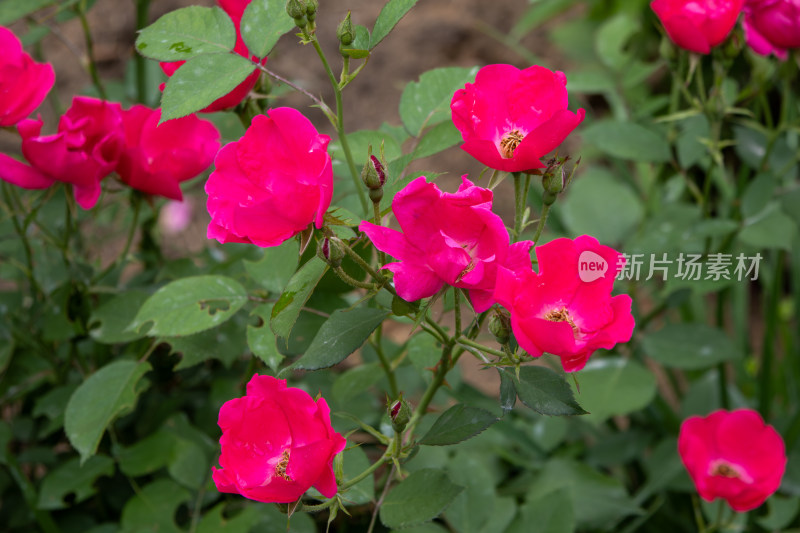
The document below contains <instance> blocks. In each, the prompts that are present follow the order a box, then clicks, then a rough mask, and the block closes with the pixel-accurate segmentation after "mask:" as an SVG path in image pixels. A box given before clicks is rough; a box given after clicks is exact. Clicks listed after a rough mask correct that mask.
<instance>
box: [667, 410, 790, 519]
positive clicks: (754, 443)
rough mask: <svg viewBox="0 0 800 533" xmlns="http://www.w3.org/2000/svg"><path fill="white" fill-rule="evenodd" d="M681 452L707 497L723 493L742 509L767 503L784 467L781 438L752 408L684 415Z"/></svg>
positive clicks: (725, 497) (736, 506) (711, 498)
mask: <svg viewBox="0 0 800 533" xmlns="http://www.w3.org/2000/svg"><path fill="white" fill-rule="evenodd" d="M678 453H680V456H681V460H682V461H683V464H684V465H685V466H686V470H688V471H689V476H690V477H691V478H692V481H694V484H695V486H696V487H697V492H698V493H699V494H700V496H701V497H702V498H703V499H704V500H706V501H709V502H710V501H713V500H714V499H715V498H722V499H723V500H725V501H727V502H728V505H730V506H731V507H732V508H733V509H734V510H735V511H739V512H744V511H749V510H751V509H755V508H756V507H758V506H759V505H761V504H762V503H764V500H766V499H767V498H768V497H769V496H770V495H771V494H772V493H773V492H775V491H776V490H778V487H779V486H780V484H781V478H782V477H783V472H784V470H786V450H785V447H784V444H783V439H781V436H780V435H779V434H778V432H777V431H775V428H773V427H772V426H770V425H767V424H765V423H764V420H763V419H762V418H761V415H759V414H758V413H757V412H756V411H753V410H752V409H737V410H735V411H724V410H719V411H714V412H713V413H711V414H710V415H708V416H707V417H699V416H693V417H690V418H688V419H686V420H684V421H683V424H681V432H680V435H679V436H678Z"/></svg>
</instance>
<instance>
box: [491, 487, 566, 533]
mask: <svg viewBox="0 0 800 533" xmlns="http://www.w3.org/2000/svg"><path fill="white" fill-rule="evenodd" d="M531 524H536V531H537V533H539V532H541V533H572V532H573V531H575V511H574V509H573V502H572V495H571V494H570V491H569V489H567V488H561V489H558V490H555V491H553V492H550V493H548V494H545V495H543V496H542V497H540V498H536V499H532V500H529V501H527V502H525V505H523V506H522V507H520V514H519V515H518V516H517V519H516V520H515V521H514V523H513V524H512V525H511V527H510V528H509V529H508V531H507V532H506V533H528V532H529V531H530V530H531Z"/></svg>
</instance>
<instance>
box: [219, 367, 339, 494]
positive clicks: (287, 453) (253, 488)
mask: <svg viewBox="0 0 800 533" xmlns="http://www.w3.org/2000/svg"><path fill="white" fill-rule="evenodd" d="M219 427H220V428H221V429H222V437H220V439H219V444H220V448H221V454H220V456H219V464H220V466H221V467H222V468H212V469H211V471H212V477H213V479H214V484H216V486H217V490H219V491H220V492H228V493H232V494H241V495H242V496H244V497H245V498H250V499H251V500H257V501H260V502H275V503H290V502H295V501H297V500H299V499H300V497H301V496H302V495H303V494H304V493H305V492H306V491H307V490H308V489H309V488H311V487H312V486H313V487H314V488H316V489H317V490H318V491H320V492H321V493H322V495H323V496H325V497H326V498H332V497H333V496H334V495H335V494H336V490H337V487H336V477H335V475H334V473H333V465H332V463H333V457H334V456H335V455H336V454H337V453H339V452H341V451H342V450H343V449H344V447H345V444H346V443H347V441H346V440H345V439H344V437H342V436H341V435H340V434H339V433H337V432H336V431H334V430H333V427H331V420H330V409H329V408H328V404H327V403H326V402H325V399H324V398H320V399H318V400H317V401H316V402H315V401H314V400H313V399H312V398H311V396H309V394H308V393H307V392H305V391H304V390H302V389H298V388H295V387H287V386H286V380H285V379H276V378H273V377H271V376H259V375H258V374H256V375H254V376H253V378H252V379H251V380H250V382H249V383H248V384H247V395H246V396H244V397H243V398H234V399H233V400H229V401H227V402H225V404H224V405H223V406H222V408H221V409H220V410H219Z"/></svg>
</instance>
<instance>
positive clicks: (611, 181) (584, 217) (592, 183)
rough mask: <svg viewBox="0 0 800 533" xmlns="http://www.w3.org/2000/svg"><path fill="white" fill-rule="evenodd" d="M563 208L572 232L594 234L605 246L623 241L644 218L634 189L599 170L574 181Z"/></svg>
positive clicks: (593, 169)
mask: <svg viewBox="0 0 800 533" xmlns="http://www.w3.org/2000/svg"><path fill="white" fill-rule="evenodd" d="M560 206H561V214H562V216H563V219H564V224H566V226H567V228H568V229H569V230H570V232H571V233H573V234H575V235H583V234H591V235H592V236H593V237H596V238H597V240H599V241H600V242H603V243H606V244H613V243H618V242H623V240H624V239H625V237H626V236H627V235H629V234H630V233H631V232H632V231H633V230H634V229H635V228H636V226H637V225H638V224H639V222H641V220H642V217H643V216H644V208H643V207H642V201H641V200H640V199H639V198H638V197H637V196H636V194H635V193H634V192H633V191H632V190H631V188H630V187H628V186H626V185H623V184H622V183H620V182H619V181H618V180H616V179H615V178H614V176H613V175H612V174H611V172H609V171H607V170H605V169H602V168H600V167H592V168H589V169H588V170H587V171H586V172H584V173H583V174H582V175H581V176H580V177H579V178H578V179H577V180H575V181H574V182H573V184H572V185H570V187H569V191H568V192H567V195H566V198H565V199H564V201H563V202H560ZM609 213H614V216H608V214H609Z"/></svg>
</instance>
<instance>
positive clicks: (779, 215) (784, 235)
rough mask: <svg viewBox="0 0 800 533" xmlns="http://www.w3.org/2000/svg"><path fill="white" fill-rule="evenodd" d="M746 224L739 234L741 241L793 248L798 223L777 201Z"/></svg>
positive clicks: (765, 245) (758, 245)
mask: <svg viewBox="0 0 800 533" xmlns="http://www.w3.org/2000/svg"><path fill="white" fill-rule="evenodd" d="M744 224H745V225H744V228H742V231H740V232H739V236H738V237H739V240H740V241H741V242H743V243H745V244H749V245H751V246H756V247H758V248H781V249H783V250H791V249H792V239H793V238H794V236H795V234H796V233H797V224H795V222H794V220H792V219H791V218H789V217H788V216H787V215H786V214H785V213H784V212H783V211H782V210H781V207H780V204H779V203H778V202H777V201H776V202H774V203H772V204H770V205H768V206H767V207H766V209H764V210H763V211H762V212H760V213H759V214H758V215H756V216H753V217H751V218H748V219H747V220H745V221H744Z"/></svg>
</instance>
